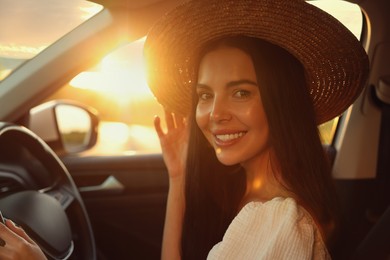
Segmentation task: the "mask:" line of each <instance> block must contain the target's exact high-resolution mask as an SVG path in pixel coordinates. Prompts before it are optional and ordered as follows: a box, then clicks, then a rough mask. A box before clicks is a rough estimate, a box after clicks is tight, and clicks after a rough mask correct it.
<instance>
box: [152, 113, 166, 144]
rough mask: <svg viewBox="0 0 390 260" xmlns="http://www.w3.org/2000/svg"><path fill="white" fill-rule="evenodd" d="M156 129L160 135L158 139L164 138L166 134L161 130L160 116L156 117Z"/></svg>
mask: <svg viewBox="0 0 390 260" xmlns="http://www.w3.org/2000/svg"><path fill="white" fill-rule="evenodd" d="M154 129H155V130H156V133H157V135H158V138H159V139H161V138H162V137H163V136H164V132H163V130H162V128H161V119H160V117H159V116H155V117H154Z"/></svg>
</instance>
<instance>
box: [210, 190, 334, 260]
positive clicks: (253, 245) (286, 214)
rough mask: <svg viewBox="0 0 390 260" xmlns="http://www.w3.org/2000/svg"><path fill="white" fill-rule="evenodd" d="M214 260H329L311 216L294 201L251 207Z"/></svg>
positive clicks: (212, 254) (229, 232)
mask: <svg viewBox="0 0 390 260" xmlns="http://www.w3.org/2000/svg"><path fill="white" fill-rule="evenodd" d="M207 259H208V260H212V259H300V260H301V259H330V256H329V254H328V252H327V250H326V247H325V245H324V243H323V241H322V238H321V235H320V233H319V231H318V228H317V226H316V224H315V223H314V221H313V220H312V218H311V216H310V215H309V214H308V213H307V212H306V211H305V210H304V209H303V208H302V207H300V206H298V205H297V203H296V201H295V200H294V199H292V198H286V199H285V198H274V199H273V200H270V201H268V202H265V203H261V202H250V203H248V204H247V205H246V206H245V207H244V208H243V209H242V210H241V211H240V213H239V214H238V215H237V216H236V217H235V219H234V220H233V221H232V223H231V224H230V226H229V228H228V229H227V231H226V233H225V235H224V237H223V240H222V241H221V242H220V243H218V244H216V245H215V246H214V247H213V248H212V249H211V251H210V252H209V255H208V258H207Z"/></svg>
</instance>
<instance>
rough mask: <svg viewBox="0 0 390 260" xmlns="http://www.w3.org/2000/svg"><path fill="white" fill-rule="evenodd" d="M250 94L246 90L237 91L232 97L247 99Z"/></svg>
mask: <svg viewBox="0 0 390 260" xmlns="http://www.w3.org/2000/svg"><path fill="white" fill-rule="evenodd" d="M250 94H251V93H250V92H249V91H247V90H238V91H236V92H235V93H234V96H235V97H238V98H247V97H249V96H250Z"/></svg>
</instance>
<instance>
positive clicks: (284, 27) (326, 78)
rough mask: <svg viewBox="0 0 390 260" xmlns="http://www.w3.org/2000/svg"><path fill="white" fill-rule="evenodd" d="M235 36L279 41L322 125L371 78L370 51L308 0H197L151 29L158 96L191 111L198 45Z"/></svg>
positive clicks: (152, 82) (148, 54)
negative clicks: (302, 73)
mask: <svg viewBox="0 0 390 260" xmlns="http://www.w3.org/2000/svg"><path fill="white" fill-rule="evenodd" d="M236 35H243V36H249V37H255V38H260V39H263V40H266V41H269V42H271V43H273V44H276V45H278V46H280V47H282V48H284V49H286V50H287V51H289V52H290V53H291V54H292V55H294V56H295V57H296V58H297V59H298V60H299V61H300V62H301V63H302V64H303V66H304V68H305V70H306V80H307V85H308V91H309V92H310V94H311V97H312V100H313V105H314V108H315V111H316V116H317V122H318V123H319V124H320V123H323V122H326V121H328V120H330V119H332V118H334V117H336V116H339V115H340V114H341V113H342V112H344V111H345V110H346V109H347V108H348V107H349V106H350V105H351V104H352V103H353V102H354V100H355V99H356V98H357V97H358V96H359V94H360V92H361V90H362V88H363V87H364V84H365V82H366V78H367V75H368V58H367V55H366V52H365V51H364V49H363V47H362V46H361V44H360V42H359V41H358V40H357V39H356V37H355V36H354V35H353V34H352V33H351V32H350V31H349V30H348V29H347V28H345V27H344V26H343V25H342V24H341V23H340V22H339V21H338V20H337V19H335V18H333V17H332V16H331V15H329V14H327V13H326V12H324V11H322V10H320V9H319V8H317V7H315V6H312V5H310V4H308V3H306V2H305V1H302V0H288V1H286V0H208V1H203V0H198V1H192V2H187V3H184V4H183V5H181V6H179V7H177V8H176V9H174V10H173V11H171V12H169V13H168V14H167V15H166V16H165V17H164V18H163V19H161V20H160V21H159V22H158V23H157V24H156V25H155V26H153V28H152V29H151V31H150V32H149V34H148V37H147V40H146V42H145V49H144V51H145V58H146V64H147V77H148V84H149V87H150V88H151V90H152V92H153V93H154V95H155V96H156V98H157V100H158V101H159V102H160V103H161V104H162V105H163V106H164V107H166V108H167V109H168V110H171V111H173V112H175V113H178V114H181V115H184V116H186V115H188V114H189V112H190V110H191V94H192V91H191V88H192V85H193V83H194V82H196V75H195V71H196V68H195V66H197V65H198V64H197V57H198V55H199V53H200V51H201V49H202V48H203V47H204V46H205V44H207V43H208V42H210V41H212V40H215V39H218V38H223V37H229V36H236ZM286 87H288V86H286Z"/></svg>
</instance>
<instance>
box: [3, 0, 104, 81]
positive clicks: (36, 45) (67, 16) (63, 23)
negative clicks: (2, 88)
mask: <svg viewBox="0 0 390 260" xmlns="http://www.w3.org/2000/svg"><path fill="white" fill-rule="evenodd" d="M0 5H1V7H0V24H1V29H0V81H2V80H3V79H4V78H6V77H7V76H8V75H9V74H10V73H11V72H12V71H13V70H15V69H16V68H17V67H18V66H20V65H21V64H23V63H24V62H25V61H27V60H29V59H31V58H33V57H34V56H36V55H37V54H38V53H40V52H41V51H43V50H44V49H45V48H46V47H47V46H49V45H50V44H52V43H53V42H55V41H56V40H58V39H59V38H61V37H62V36H63V35H65V34H66V33H68V32H70V31H71V30H72V29H74V28H75V27H76V26H78V25H79V24H81V23H82V22H84V21H85V20H87V19H89V18H90V17H92V16H93V15H94V14H96V13H97V12H99V11H100V10H102V8H103V7H102V6H101V5H98V4H95V3H92V2H88V1H85V0H67V1H62V0H17V1H14V0H2V1H1V3H0Z"/></svg>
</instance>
